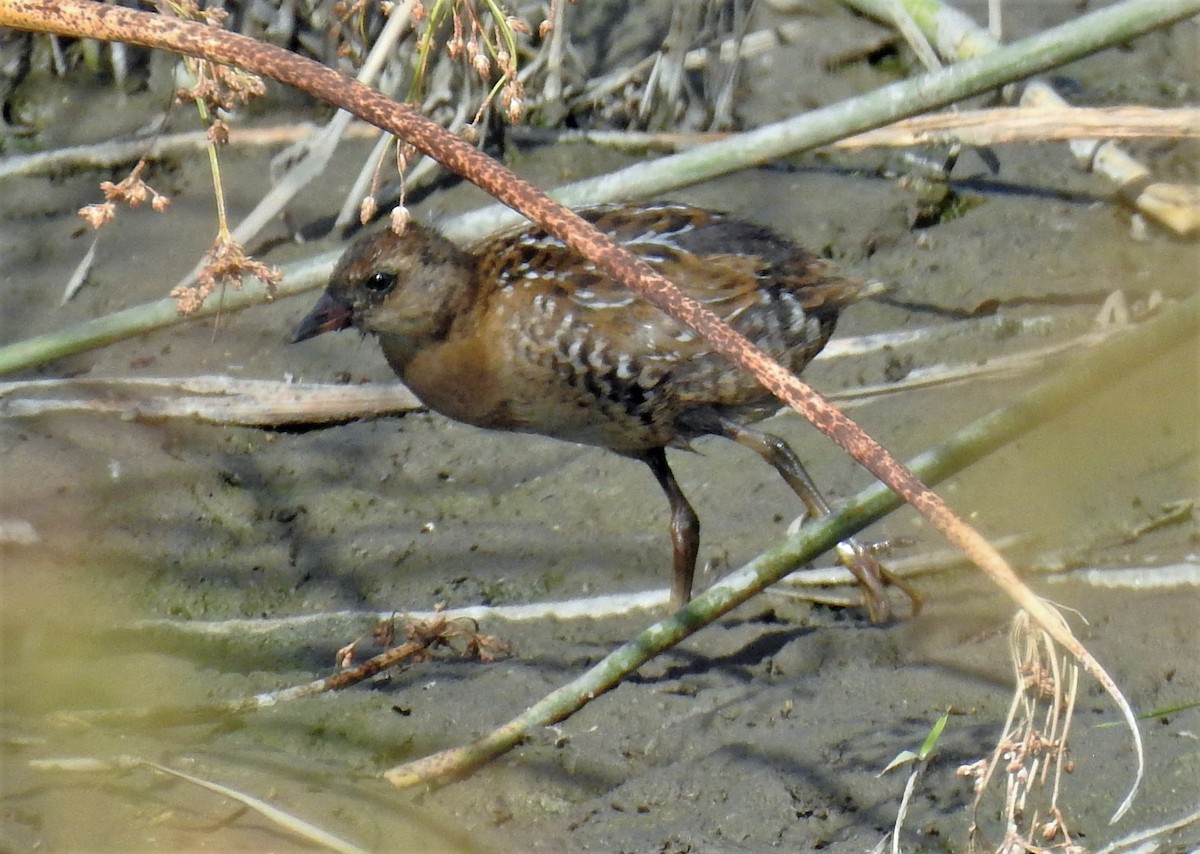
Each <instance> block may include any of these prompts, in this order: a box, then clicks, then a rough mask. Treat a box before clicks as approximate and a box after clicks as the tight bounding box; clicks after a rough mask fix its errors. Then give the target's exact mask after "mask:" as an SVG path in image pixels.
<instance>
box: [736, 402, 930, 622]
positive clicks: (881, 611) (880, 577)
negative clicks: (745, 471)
mask: <svg viewBox="0 0 1200 854" xmlns="http://www.w3.org/2000/svg"><path fill="white" fill-rule="evenodd" d="M716 420H717V424H718V426H719V428H720V433H721V435H723V436H726V437H728V438H730V439H733V441H735V442H737V443H738V444H740V445H744V446H745V447H747V448H749V449H750V450H752V451H754V452H755V453H756V454H758V455H759V456H760V457H762V458H763V459H764V460H766V461H767V462H768V463H770V464H771V466H772V467H773V468H774V469H775V471H777V472H779V474H780V476H781V477H782V478H783V479H784V480H785V481H786V482H787V485H788V486H790V487H791V488H792V490H793V491H794V492H795V493H796V494H797V495H798V496H800V500H801V501H803V502H804V506H805V508H807V510H808V513H809V517H810V518H815V517H817V516H827V515H829V513H830V507H829V502H828V501H826V500H825V497H824V496H823V495H821V493H820V491H819V490H818V489H817V486H816V484H815V483H813V480H812V478H811V477H809V474H808V472H807V471H805V469H804V464H803V463H801V462H800V458H799V457H798V456H796V452H795V451H793V450H792V447H791V445H789V444H788V443H787V442H785V441H784V440H783V439H781V438H779V437H778V436H775V435H772V434H770V433H760V432H759V431H757V430H752V429H750V428H749V427H746V426H744V425H742V424H739V423H737V422H736V421H733V420H731V419H729V418H725V417H724V416H720V415H718V416H717V419H716ZM837 553H838V560H839V561H841V563H842V565H843V566H845V567H846V568H847V569H848V570H850V572H851V573H853V575H854V577H855V578H856V579H858V583H859V585H860V586H861V587H862V589H863V600H864V602H865V603H866V606H867V615H868V616H869V617H870V618H871V622H873V623H883V622H886V621H888V620H889V619H891V616H892V605H891V602H890V601H889V600H888V597H887V593H885V592H884V589H883V588H884V585H885V584H894V585H896V586H897V587H899V588H900V589H901V590H903V591H904V593H905V594H906V595H907V596H908V598H909V599H910V600H911V601H912V607H913V613H914V614H915V613H917V612H918V611H919V610H920V608H921V598H920V596H918V595H917V592H916V591H915V590H914V589H913V588H912V586H911V585H909V584H908V583H906V582H905V581H904V580H903V579H900V578H897V577H896V576H894V575H892V574H891V573H890V572H888V571H887V569H885V568H884V567H883V565H882V564H880V563H879V561H877V560H876V559H875V556H874V554H873V553H872V549H871V548H870V547H868V546H864V545H863V544H862V543H860V542H859V541H858V540H856V539H855V538H853V537H850V538H848V539H846V540H843V541H842V542H840V543H838V547H837Z"/></svg>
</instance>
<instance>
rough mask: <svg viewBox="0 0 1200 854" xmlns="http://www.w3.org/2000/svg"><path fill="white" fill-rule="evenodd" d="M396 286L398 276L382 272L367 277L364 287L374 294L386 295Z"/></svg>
mask: <svg viewBox="0 0 1200 854" xmlns="http://www.w3.org/2000/svg"><path fill="white" fill-rule="evenodd" d="M395 285H396V274H395V273H387V272H383V271H380V272H378V273H372V274H371V275H369V276H367V280H366V281H365V282H363V287H364V288H366V289H367V290H368V291H370V292H371V293H373V294H385V293H387V292H388V291H390V290H391V289H392V288H393V287H395Z"/></svg>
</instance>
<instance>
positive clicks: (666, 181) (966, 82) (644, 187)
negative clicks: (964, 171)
mask: <svg viewBox="0 0 1200 854" xmlns="http://www.w3.org/2000/svg"><path fill="white" fill-rule="evenodd" d="M1197 13H1200V0H1176V1H1175V2H1165V0H1126V2H1124V3H1120V4H1117V5H1115V6H1112V7H1109V8H1107V9H1103V10H1101V11H1099V12H1093V13H1091V14H1089V15H1085V16H1083V17H1081V18H1078V19H1076V20H1074V21H1071V22H1069V23H1066V24H1063V25H1061V26H1059V27H1055V28H1054V29H1051V30H1047V31H1046V32H1044V33H1040V34H1038V35H1036V36H1031V37H1030V38H1027V39H1023V40H1022V41H1020V42H1017V43H1015V44H1012V45H1010V46H1008V47H1003V48H999V49H997V50H994V51H991V52H990V53H988V54H987V55H986V56H981V57H979V58H978V59H974V60H971V61H969V62H964V63H961V64H959V65H955V66H953V67H950V68H946V69H943V70H942V71H938V72H934V73H932V74H926V75H922V76H921V77H917V78H914V79H913V80H907V81H902V82H899V83H894V84H891V85H889V86H885V87H883V88H881V89H878V90H876V91H874V92H870V93H867V94H865V95H861V96H858V97H856V98H851V99H849V100H847V101H843V102H841V103H838V104H834V105H831V106H828V107H823V108H821V109H818V110H813V111H811V112H808V113H805V114H803V115H801V116H797V117H795V118H791V119H787V120H785V121H782V122H778V123H776V124H773V125H768V126H766V127H763V128H760V129H758V130H755V131H751V132H748V133H744V134H739V135H737V136H734V137H731V138H728V139H725V140H721V141H719V142H714V143H710V144H709V145H705V146H701V147H699V148H695V149H692V150H690V151H686V152H683V153H681V154H676V155H673V156H671V157H664V158H661V159H658V160H653V161H649V162H646V163H641V164H638V165H635V166H632V167H630V168H628V169H624V170H621V171H620V172H617V173H614V174H612V175H607V176H601V177H599V178H593V179H588V180H586V181H580V182H577V183H574V184H571V185H569V186H566V187H562V188H560V189H559V190H558V191H557V192H555V193H552V195H553V196H554V197H555V198H557V199H559V200H561V201H564V202H566V203H567V204H580V203H583V202H594V201H601V200H606V199H614V198H628V197H633V196H648V195H653V194H656V193H661V192H664V191H667V190H670V189H673V188H676V187H680V186H685V185H687V184H693V183H697V182H700V181H704V180H707V179H709V178H713V177H716V176H718V175H722V174H727V173H729V172H734V171H737V170H739V169H744V168H747V167H749V166H753V165H756V164H759V163H763V162H766V161H769V160H772V159H774V158H778V157H783V156H786V155H789V154H793V153H795V152H797V151H802V150H805V149H808V148H814V147H816V146H820V145H824V144H826V143H829V142H832V141H834V140H837V139H840V138H841V137H844V136H849V135H850V134H853V133H859V132H861V131H864V130H869V129H871V128H874V127H878V126H880V125H883V124H887V123H888V122H891V121H894V120H896V119H899V118H903V117H906V116H910V115H915V114H917V113H920V112H923V111H925V110H929V109H933V108H935V107H939V106H942V105H944V104H947V103H950V102H952V101H955V100H958V99H960V98H965V97H968V96H971V95H975V94H978V93H980V92H985V91H987V90H989V89H992V88H995V87H996V86H1000V85H1003V84H1005V83H1009V82H1012V81H1013V80H1018V79H1021V78H1024V77H1027V76H1029V75H1031V74H1036V73H1039V72H1042V71H1045V70H1047V69H1050V68H1054V67H1056V66H1058V65H1061V64H1062V63H1065V62H1069V61H1071V60H1073V59H1077V58H1079V57H1081V56H1084V55H1087V54H1088V53H1092V52H1094V51H1096V50H1099V49H1101V48H1103V47H1107V46H1109V45H1112V44H1119V43H1122V42H1125V41H1128V40H1129V39H1130V38H1133V37H1134V36H1137V35H1140V34H1142V33H1145V32H1147V31H1149V30H1151V29H1154V28H1157V27H1161V26H1165V25H1167V24H1170V23H1172V22H1174V21H1177V20H1180V19H1182V18H1185V17H1188V16H1189V15H1194V14H1197ZM918 22H919V21H918ZM520 221H521V217H520V216H519V215H517V214H515V213H513V212H512V211H511V210H508V209H507V208H502V207H499V206H491V207H488V208H485V209H482V210H480V211H476V212H474V213H473V214H470V215H468V216H466V217H460V218H458V219H457V220H455V221H454V222H452V223H448V224H447V227H446V228H445V231H446V234H447V236H450V237H452V238H455V239H458V240H467V239H474V238H478V237H480V236H482V235H483V234H485V233H488V232H489V231H494V230H496V229H498V228H502V227H504V226H506V225H512V224H515V223H517V222H520ZM332 263H333V262H332V256H324V255H323V256H321V258H320V259H314V261H312V262H309V263H308V264H305V265H303V271H302V272H300V273H293V272H292V269H294V268H285V270H284V279H283V282H282V283H281V284H280V285H279V287H278V290H277V295H278V296H288V295H291V294H295V293H300V292H303V291H306V290H309V289H311V288H314V287H318V286H320V284H322V282H323V279H324V278H326V277H327V276H328V274H329V270H330V269H331V268H332ZM314 265H315V266H314ZM268 299H269V298H268V297H267V296H266V293H265V292H264V291H263V290H262V289H260V288H259V287H254V286H252V285H249V284H248V285H247V290H245V291H242V292H235V293H233V294H230V295H227V296H226V298H225V299H224V301H223V303H222V304H221V305H219V306H213V307H212V308H209V307H208V306H206V307H205V308H204V309H203V310H201V311H200V312H197V313H196V314H193V315H190V316H189V317H186V318H181V317H179V316H178V315H177V314H176V313H175V311H174V305H173V304H172V303H171V301H169V300H160V301H157V302H153V303H147V304H143V305H140V306H134V307H131V308H128V309H125V310H123V311H120V312H117V313H115V314H112V315H108V316H107V317H103V318H97V319H96V320H92V321H87V322H85V323H82V324H79V325H78V326H75V327H72V328H70V329H67V330H63V331H61V332H54V333H47V334H45V335H39V336H37V337H34V338H30V339H27V340H25V341H20V342H16V343H14V344H9V345H7V346H4V347H0V374H5V373H11V372H13V371H19V370H25V369H28V368H31V367H34V366H35V365H38V364H41V363H43V362H47V361H50V360H52V359H57V358H61V357H63V356H67V355H72V354H75V353H79V352H83V351H86V350H89V349H92V348H95V347H100V346H104V345H106V344H111V343H114V342H116V341H120V340H123V339H126V338H131V337H133V336H136V335H141V334H144V333H146V332H149V331H152V330H154V329H158V328H162V327H165V326H171V325H174V324H177V323H181V322H184V321H186V320H191V319H199V318H203V317H209V316H211V315H213V314H217V313H220V312H226V313H227V312H233V311H240V310H241V309H244V308H249V307H250V306H252V305H257V304H260V303H263V302H267V301H268Z"/></svg>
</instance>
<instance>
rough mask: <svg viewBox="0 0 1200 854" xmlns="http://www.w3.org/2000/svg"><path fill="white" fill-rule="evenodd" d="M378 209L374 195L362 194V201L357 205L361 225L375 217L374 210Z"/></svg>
mask: <svg viewBox="0 0 1200 854" xmlns="http://www.w3.org/2000/svg"><path fill="white" fill-rule="evenodd" d="M378 210H379V203H378V202H376V201H375V197H374V196H364V197H363V200H362V202H361V203H360V204H359V206H358V221H359V223H360V224H362V225H366V224H367V223H368V222H370V221H371V220H372V219H374V218H375V213H376V211H378Z"/></svg>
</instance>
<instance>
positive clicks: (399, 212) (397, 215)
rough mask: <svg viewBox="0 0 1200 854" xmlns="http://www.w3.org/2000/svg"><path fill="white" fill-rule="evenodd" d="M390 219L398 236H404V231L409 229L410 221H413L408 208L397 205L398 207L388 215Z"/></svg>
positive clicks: (392, 227)
mask: <svg viewBox="0 0 1200 854" xmlns="http://www.w3.org/2000/svg"><path fill="white" fill-rule="evenodd" d="M388 219H389V221H390V226H391V229H392V231H394V232H395V233H396V234H403V233H404V229H405V228H407V227H408V223H409V220H411V219H412V215H411V214H409V212H408V208H406V207H404V206H403V205H396V207H394V208H392V212H391V214H389V215H388Z"/></svg>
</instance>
